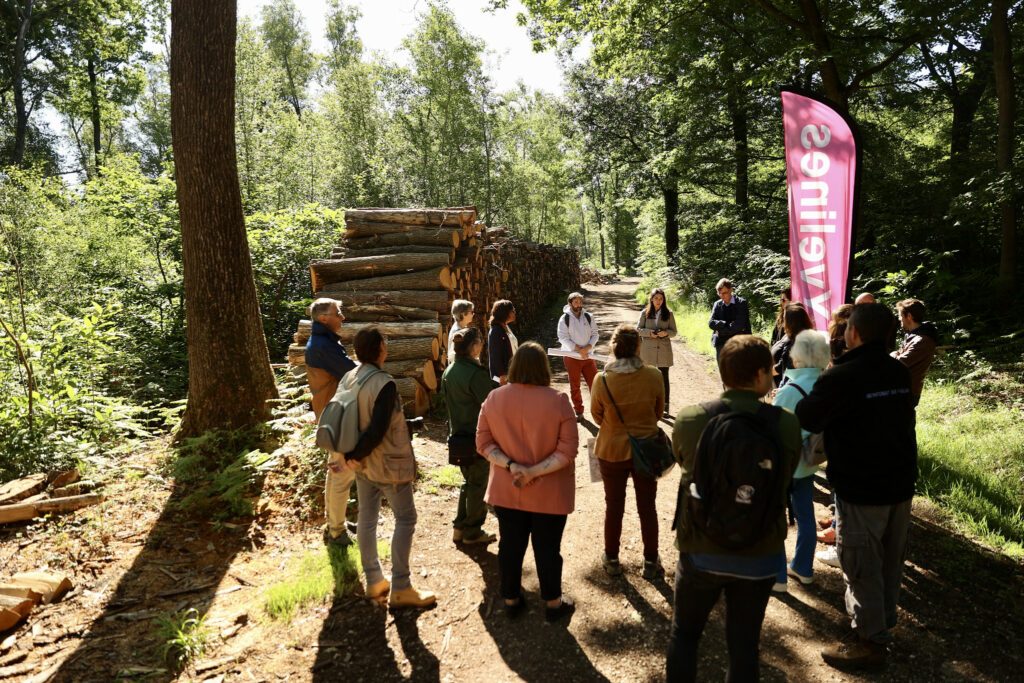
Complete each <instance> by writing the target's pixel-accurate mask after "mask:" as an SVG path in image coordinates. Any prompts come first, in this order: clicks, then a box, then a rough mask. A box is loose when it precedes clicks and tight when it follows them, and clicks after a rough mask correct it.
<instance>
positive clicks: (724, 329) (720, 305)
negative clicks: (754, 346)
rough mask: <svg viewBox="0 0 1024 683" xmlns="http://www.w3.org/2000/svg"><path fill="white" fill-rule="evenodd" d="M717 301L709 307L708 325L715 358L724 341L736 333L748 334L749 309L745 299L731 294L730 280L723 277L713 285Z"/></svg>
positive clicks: (719, 352) (720, 350)
mask: <svg viewBox="0 0 1024 683" xmlns="http://www.w3.org/2000/svg"><path fill="white" fill-rule="evenodd" d="M715 290H716V291H717V292H718V301H716V302H715V304H714V305H713V306H712V307H711V319H710V320H708V327H710V328H711V329H712V330H714V332H712V333H711V345H712V346H714V347H715V358H717V357H718V356H719V354H721V352H722V347H723V346H725V342H727V341H729V340H730V339H731V338H732V337H735V336H736V335H738V334H750V309H749V308H748V307H747V302H746V300H745V299H743V298H741V297H738V296H736V295H735V294H733V285H732V282H730V281H729V280H727V279H725V278H724V277H723V278H722V279H721V280H719V281H718V284H717V285H715Z"/></svg>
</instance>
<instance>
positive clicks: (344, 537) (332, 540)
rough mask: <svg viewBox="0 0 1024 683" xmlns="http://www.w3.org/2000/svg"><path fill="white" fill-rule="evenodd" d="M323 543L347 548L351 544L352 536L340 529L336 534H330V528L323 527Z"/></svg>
mask: <svg viewBox="0 0 1024 683" xmlns="http://www.w3.org/2000/svg"><path fill="white" fill-rule="evenodd" d="M324 545H326V546H328V547H334V548H347V547H348V546H350V545H352V537H351V536H349V535H348V531H342V532H341V533H340V534H338V535H337V536H331V530H330V529H329V528H327V527H324Z"/></svg>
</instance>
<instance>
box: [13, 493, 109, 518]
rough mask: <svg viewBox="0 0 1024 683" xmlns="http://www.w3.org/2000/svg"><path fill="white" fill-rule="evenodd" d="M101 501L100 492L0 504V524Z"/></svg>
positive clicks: (82, 506)
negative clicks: (32, 501)
mask: <svg viewBox="0 0 1024 683" xmlns="http://www.w3.org/2000/svg"><path fill="white" fill-rule="evenodd" d="M101 502H103V494H102V493H87V494H85V495H82V496H69V497H67V498H51V499H49V500H39V501H36V502H34V503H18V504H15V505H0V524H10V523H11V522H24V521H27V520H30V519H35V518H36V517H41V516H43V515H45V514H47V513H49V512H71V511H72V510H78V509H79V508H84V507H88V506H90V505H96V504H97V503H101Z"/></svg>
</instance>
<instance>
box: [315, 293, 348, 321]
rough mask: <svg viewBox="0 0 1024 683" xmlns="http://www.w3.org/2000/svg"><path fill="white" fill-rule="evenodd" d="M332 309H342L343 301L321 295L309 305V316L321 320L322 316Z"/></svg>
mask: <svg viewBox="0 0 1024 683" xmlns="http://www.w3.org/2000/svg"><path fill="white" fill-rule="evenodd" d="M332 309H335V310H340V309H341V302H340V301H338V300H337V299H329V298H327V297H321V298H319V299H317V300H316V301H314V302H313V303H311V304H310V305H309V317H310V319H312V320H319V319H320V316H322V315H327V314H328V313H330V312H331V310H332Z"/></svg>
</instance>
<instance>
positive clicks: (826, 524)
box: [818, 515, 836, 529]
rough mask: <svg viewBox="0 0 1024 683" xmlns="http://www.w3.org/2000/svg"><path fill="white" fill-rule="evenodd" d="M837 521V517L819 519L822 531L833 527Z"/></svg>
mask: <svg viewBox="0 0 1024 683" xmlns="http://www.w3.org/2000/svg"><path fill="white" fill-rule="evenodd" d="M835 520H836V518H835V517H833V516H831V515H829V516H828V517H825V518H823V519H819V520H818V526H819V527H821V528H822V529H827V528H829V527H830V526H832V523H833V522H835Z"/></svg>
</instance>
